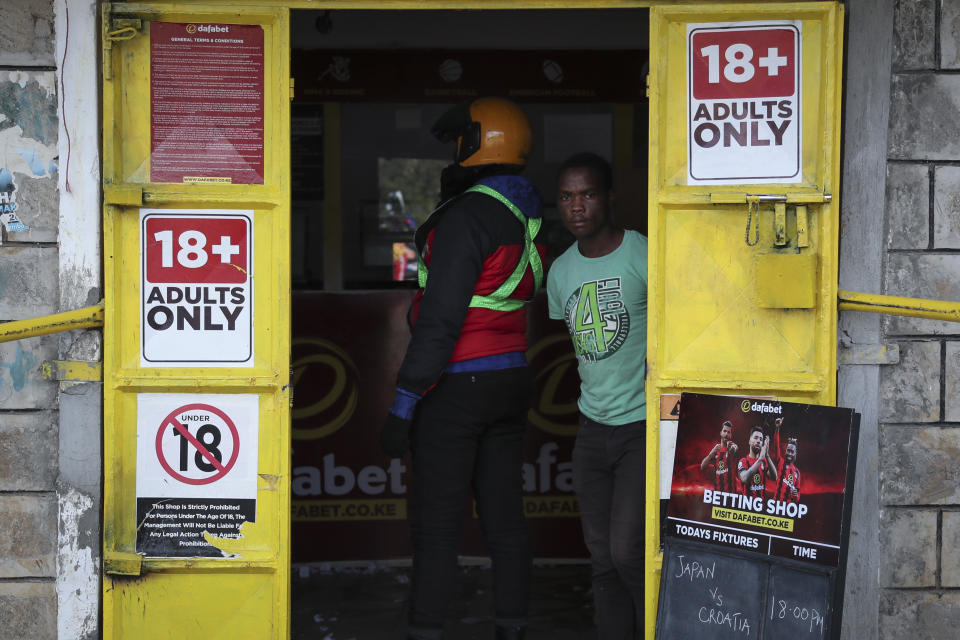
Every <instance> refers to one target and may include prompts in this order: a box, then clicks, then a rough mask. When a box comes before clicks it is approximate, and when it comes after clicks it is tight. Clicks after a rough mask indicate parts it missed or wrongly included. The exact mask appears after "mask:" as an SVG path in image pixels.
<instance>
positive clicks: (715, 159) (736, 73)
mask: <svg viewBox="0 0 960 640" xmlns="http://www.w3.org/2000/svg"><path fill="white" fill-rule="evenodd" d="M800 78H801V74H800V22H798V21H797V22H728V23H705V24H689V25H687V118H688V121H687V150H688V153H687V182H688V183H689V184H763V183H795V182H800V181H801V179H802V175H801V170H800V156H801V153H800V152H801V149H800V140H801V112H800V111H801V110H800V95H801V93H800Z"/></svg>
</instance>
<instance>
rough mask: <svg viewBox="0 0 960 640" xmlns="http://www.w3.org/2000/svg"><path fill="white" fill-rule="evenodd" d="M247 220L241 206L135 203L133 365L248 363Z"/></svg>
mask: <svg viewBox="0 0 960 640" xmlns="http://www.w3.org/2000/svg"><path fill="white" fill-rule="evenodd" d="M252 227H253V221H252V212H249V211H220V210H194V211H183V210H163V209H153V210H147V209H144V210H141V212H140V239H141V245H140V250H141V265H140V298H141V305H140V332H141V354H140V364H141V366H144V367H151V366H152V367H173V366H179V367H228V366H230V367H252V366H253V286H252V283H253V268H252V267H253V234H252Z"/></svg>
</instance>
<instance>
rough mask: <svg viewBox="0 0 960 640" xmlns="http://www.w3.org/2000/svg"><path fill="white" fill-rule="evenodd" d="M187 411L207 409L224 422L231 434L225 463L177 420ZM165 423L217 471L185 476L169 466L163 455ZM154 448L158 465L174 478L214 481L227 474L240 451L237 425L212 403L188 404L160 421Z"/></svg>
mask: <svg viewBox="0 0 960 640" xmlns="http://www.w3.org/2000/svg"><path fill="white" fill-rule="evenodd" d="M187 411H208V412H210V413H212V414H213V415H215V416H217V417H219V418H220V419H221V420H223V422H224V424H226V425H227V427H228V428H229V429H230V433H231V434H232V435H233V455H231V456H230V460H228V461H227V463H226V464H223V463H221V462H220V461H219V460H217V458H216V457H215V456H214V455H213V454H212V453H210V451H209V450H208V449H207V447H205V446H204V444H203V443H202V442H200V441H199V440H197V438H196V437H194V436H193V434H191V433H190V430H189V429H187V428H186V427H185V426H183V425H182V424H181V423H180V421H179V420H177V416H178V415H179V414H181V413H185V412H187ZM167 425H170V426H172V427H173V428H174V429H176V430H177V433H179V434H180V435H181V436H183V437H184V438H186V439H187V442H189V443H190V444H191V445H193V447H194V448H196V449H197V451H199V452H200V455H202V456H203V457H204V458H205V459H206V460H207V462H209V463H210V464H212V465H213V466H214V467H216V469H217V472H216V473H215V474H213V475H212V476H210V477H209V478H188V477H187V476H185V475H182V474H180V473H178V472H176V471H174V470H173V467H171V466H170V464H169V463H168V462H167V461H166V459H165V458H164V456H163V431H164V429H166V428H167ZM156 448H157V458H158V459H159V460H160V466H162V467H163V468H164V469H165V470H166V472H167V473H169V474H170V475H171V476H173V477H174V478H175V479H177V480H179V481H180V482H184V483H186V484H194V485H196V484H210V483H211V482H216V481H217V480H219V479H220V478H222V477H223V476H225V475H227V472H229V471H230V469H232V468H233V465H234V463H236V461H237V456H238V455H239V453H240V434H239V432H238V431H237V426H236V425H235V424H233V420H231V419H230V417H229V416H227V414H225V413H224V412H223V411H221V410H220V409H217V408H216V407H214V406H213V405H209V404H201V403H197V404H188V405H184V406H182V407H180V408H178V409H174V410H173V411H171V412H170V414H169V415H168V416H167V417H166V418H164V419H163V421H162V422H161V423H160V428H159V429H158V430H157V439H156Z"/></svg>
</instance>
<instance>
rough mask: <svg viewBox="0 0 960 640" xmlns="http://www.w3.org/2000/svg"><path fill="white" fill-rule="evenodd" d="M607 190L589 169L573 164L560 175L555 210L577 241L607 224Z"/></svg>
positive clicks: (608, 195) (592, 234) (597, 176)
mask: <svg viewBox="0 0 960 640" xmlns="http://www.w3.org/2000/svg"><path fill="white" fill-rule="evenodd" d="M610 195H611V194H610V193H608V192H607V191H606V189H605V188H604V186H603V180H602V179H601V178H600V176H599V175H597V172H596V171H593V170H592V169H587V168H582V167H573V168H571V169H567V170H566V171H564V172H563V173H561V174H560V179H559V181H558V184H557V209H558V210H559V213H560V220H561V221H562V222H563V226H564V227H566V229H567V231H569V232H570V233H572V234H573V237H575V238H576V239H577V240H581V239H585V238H592V237H593V236H595V235H596V234H597V233H598V232H599V231H601V230H602V229H603V228H604V227H606V226H607V225H608V224H609V207H610V200H611V198H610Z"/></svg>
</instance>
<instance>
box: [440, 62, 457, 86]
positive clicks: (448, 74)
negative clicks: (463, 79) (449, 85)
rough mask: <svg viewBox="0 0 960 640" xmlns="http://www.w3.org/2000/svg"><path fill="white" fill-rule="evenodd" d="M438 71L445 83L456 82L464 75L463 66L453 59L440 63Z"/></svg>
mask: <svg viewBox="0 0 960 640" xmlns="http://www.w3.org/2000/svg"><path fill="white" fill-rule="evenodd" d="M438 71H439V72H440V77H441V78H442V79H443V81H444V82H456V81H457V80H459V79H460V76H462V75H463V66H462V65H461V64H460V63H459V62H457V61H456V60H454V59H453V58H447V59H446V60H444V61H443V62H441V63H440V68H439V69H438Z"/></svg>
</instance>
